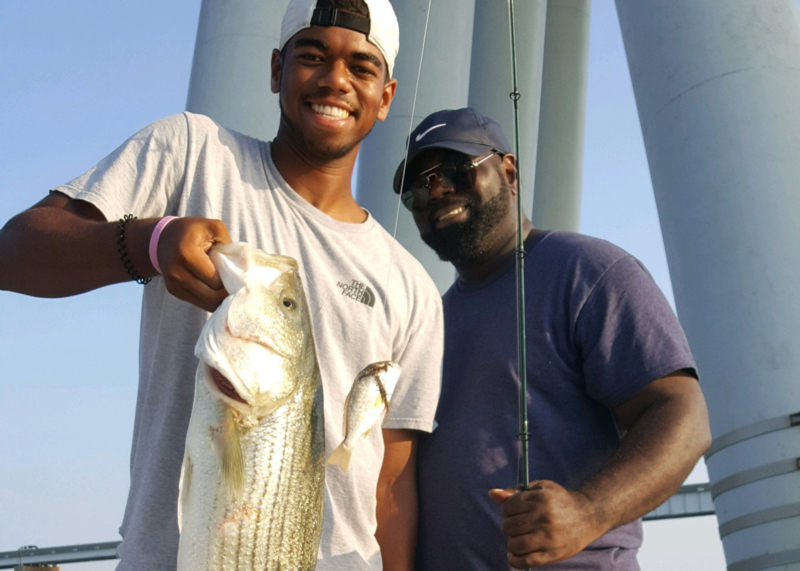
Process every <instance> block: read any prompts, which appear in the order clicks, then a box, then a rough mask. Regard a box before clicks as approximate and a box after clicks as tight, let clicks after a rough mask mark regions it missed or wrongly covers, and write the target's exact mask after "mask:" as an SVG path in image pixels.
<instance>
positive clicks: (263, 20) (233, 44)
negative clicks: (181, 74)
mask: <svg viewBox="0 0 800 571" xmlns="http://www.w3.org/2000/svg"><path fill="white" fill-rule="evenodd" d="M288 4H289V1H288V0H269V1H268V2H267V1H262V2H253V1H248V0H203V4H202V5H201V8H200V23H199V25H198V27H197V42H196V43H195V48H194V59H193V61H192V75H191V79H190V80H189V96H188V98H187V101H186V109H187V110H188V111H192V112H194V113H202V114H204V115H208V116H210V117H211V118H213V119H214V120H216V121H218V122H219V123H221V124H222V125H224V126H225V127H228V128H230V129H234V130H236V131H239V132H241V133H245V134H247V135H250V136H252V137H257V138H259V139H263V140H267V141H269V140H271V139H272V138H273V137H275V134H276V133H277V132H278V123H279V121H280V110H279V108H278V96H277V95H275V94H273V93H272V92H271V91H270V61H271V57H272V50H273V49H275V48H277V47H278V42H279V41H280V32H281V20H282V19H283V13H284V12H285V11H286V6H287V5H288Z"/></svg>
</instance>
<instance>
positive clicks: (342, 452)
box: [325, 442, 353, 472]
mask: <svg viewBox="0 0 800 571" xmlns="http://www.w3.org/2000/svg"><path fill="white" fill-rule="evenodd" d="M352 453H353V451H352V450H348V449H347V448H345V447H344V442H342V443H341V444H340V445H339V446H338V447H337V448H336V450H334V451H333V452H332V453H331V455H330V456H328V459H327V460H326V461H325V463H326V464H334V465H336V466H339V468H341V469H342V472H347V468H348V467H349V466H350V456H351V454H352Z"/></svg>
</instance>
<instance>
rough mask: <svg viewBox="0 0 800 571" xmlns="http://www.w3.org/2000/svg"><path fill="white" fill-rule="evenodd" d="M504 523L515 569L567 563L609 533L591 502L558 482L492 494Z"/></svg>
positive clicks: (510, 560)
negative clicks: (565, 561)
mask: <svg viewBox="0 0 800 571" xmlns="http://www.w3.org/2000/svg"><path fill="white" fill-rule="evenodd" d="M489 495H490V496H491V497H492V499H493V500H494V501H496V502H497V503H498V504H501V509H502V512H503V516H504V517H505V520H504V521H503V533H504V534H506V535H507V536H508V537H509V540H508V562H509V564H510V565H511V566H512V567H516V568H517V569H525V568H527V567H539V566H540V565H545V564H547V563H555V562H557V561H563V560H564V559H568V558H570V557H572V556H573V555H575V554H576V553H579V552H580V551H582V550H583V549H584V548H585V547H586V546H587V545H589V544H590V543H591V542H592V541H594V540H595V539H597V538H598V537H600V536H601V535H603V533H605V532H606V531H607V530H605V529H603V528H602V526H601V524H600V523H599V518H598V514H597V513H596V510H595V508H594V506H593V504H592V502H591V501H590V500H589V498H587V497H586V496H585V495H583V494H582V493H580V492H577V491H571V490H567V489H565V488H563V487H561V486H559V485H558V484H556V483H555V482H551V481H548V480H536V481H533V482H531V484H530V489H529V490H527V491H520V490H518V489H514V488H510V489H506V490H499V489H496V490H490V491H489Z"/></svg>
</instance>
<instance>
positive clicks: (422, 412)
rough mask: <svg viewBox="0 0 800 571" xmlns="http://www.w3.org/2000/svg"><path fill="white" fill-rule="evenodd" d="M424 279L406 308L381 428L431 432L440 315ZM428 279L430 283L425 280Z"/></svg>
mask: <svg viewBox="0 0 800 571" xmlns="http://www.w3.org/2000/svg"><path fill="white" fill-rule="evenodd" d="M425 278H426V283H425V286H426V287H424V288H420V289H421V290H423V291H422V292H421V293H420V295H418V296H417V300H418V301H417V303H416V305H415V307H414V308H413V309H412V311H411V312H410V320H409V330H408V331H407V332H406V339H407V341H406V343H405V346H404V347H402V348H401V349H400V350H399V351H398V350H395V359H397V360H398V361H399V363H400V366H401V367H402V373H401V375H400V379H399V381H398V383H397V387H396V388H395V392H394V395H392V400H391V404H390V405H389V414H388V416H387V418H386V422H385V423H384V428H400V429H403V428H406V429H413V430H421V431H423V432H432V431H433V428H434V417H435V416H436V406H437V404H438V402H439V393H440V391H441V370H442V355H443V351H444V318H443V313H442V301H441V298H440V297H439V294H438V291H437V290H436V288H435V286H434V285H433V282H431V281H430V278H428V277H427V275H426V276H425ZM427 282H430V283H427Z"/></svg>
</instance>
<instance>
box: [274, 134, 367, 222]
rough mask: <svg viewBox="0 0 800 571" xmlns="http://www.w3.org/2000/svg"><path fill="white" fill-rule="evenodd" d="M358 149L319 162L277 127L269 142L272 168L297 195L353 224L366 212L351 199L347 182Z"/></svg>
mask: <svg viewBox="0 0 800 571" xmlns="http://www.w3.org/2000/svg"><path fill="white" fill-rule="evenodd" d="M358 148H359V146H356V147H355V148H354V149H353V150H352V151H350V153H348V154H347V155H345V156H344V157H342V158H340V159H335V160H332V161H327V162H322V161H319V160H316V159H315V158H314V157H312V156H310V155H309V153H307V152H305V149H303V148H302V147H301V145H298V144H297V143H296V142H294V141H292V140H291V138H289V137H287V136H286V135H285V133H282V132H281V130H279V131H278V136H277V137H275V140H273V141H272V144H271V145H270V149H271V154H272V161H273V162H274V163H275V167H276V168H277V169H278V172H280V173H281V176H282V177H283V178H284V180H285V181H286V182H287V183H288V184H289V186H291V187H292V189H293V190H294V191H295V192H296V193H297V194H299V195H300V196H301V197H302V198H303V199H304V200H306V202H308V203H309V204H311V205H312V206H314V207H315V208H317V209H319V210H321V211H322V212H324V213H325V214H327V215H328V216H330V217H331V218H333V219H334V220H338V221H340V222H349V223H353V224H359V223H361V222H364V221H365V220H366V219H367V213H366V212H365V211H364V209H363V208H361V207H360V206H359V205H358V203H357V202H356V201H355V199H354V198H353V191H352V187H351V185H350V181H351V180H352V178H353V167H354V165H355V161H356V155H357V154H358Z"/></svg>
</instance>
